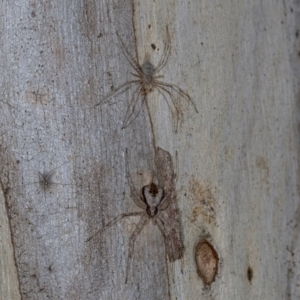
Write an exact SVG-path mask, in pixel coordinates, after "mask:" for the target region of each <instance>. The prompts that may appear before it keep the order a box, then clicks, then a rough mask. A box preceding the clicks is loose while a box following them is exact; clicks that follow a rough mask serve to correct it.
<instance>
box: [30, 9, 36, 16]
mask: <svg viewBox="0 0 300 300" xmlns="http://www.w3.org/2000/svg"><path fill="white" fill-rule="evenodd" d="M31 16H32V17H33V18H34V17H35V16H36V13H35V11H34V10H33V11H32V12H31Z"/></svg>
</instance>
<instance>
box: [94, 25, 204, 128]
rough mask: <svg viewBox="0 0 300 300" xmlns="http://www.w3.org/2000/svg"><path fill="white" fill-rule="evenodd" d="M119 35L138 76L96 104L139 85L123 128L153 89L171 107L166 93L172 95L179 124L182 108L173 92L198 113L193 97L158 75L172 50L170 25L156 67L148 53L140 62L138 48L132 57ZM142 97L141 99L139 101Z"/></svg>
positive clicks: (125, 53)
mask: <svg viewBox="0 0 300 300" xmlns="http://www.w3.org/2000/svg"><path fill="white" fill-rule="evenodd" d="M117 36H118V39H119V42H120V44H121V45H122V52H123V54H124V56H125V58H126V59H127V61H128V62H129V64H130V65H131V67H132V68H133V69H134V70H135V72H136V73H131V74H132V75H133V76H134V77H137V79H136V80H130V81H128V82H125V83H123V84H122V85H120V86H119V87H117V88H116V89H114V90H113V91H112V92H111V93H109V94H108V95H107V96H105V97H104V98H103V99H102V100H101V102H99V103H97V104H96V106H98V105H101V104H103V103H104V102H105V101H106V100H108V99H109V98H110V97H112V96H113V95H114V94H116V93H117V92H119V91H120V90H122V89H124V88H125V87H128V86H131V85H137V88H136V89H135V91H134V92H133V95H132V99H131V101H130V103H129V106H128V109H127V112H126V116H125V121H124V123H123V126H122V129H123V128H126V127H127V126H128V125H129V124H130V123H131V122H132V121H133V120H134V119H135V118H136V117H137V116H138V114H139V112H140V110H141V107H142V105H143V103H144V102H145V101H146V100H147V95H148V94H149V93H150V92H151V91H152V90H153V89H157V90H158V92H159V93H160V94H161V95H162V96H163V97H164V99H165V100H166V101H167V104H168V106H169V108H170V103H169V102H168V100H167V97H166V95H165V93H166V94H167V95H168V96H169V97H170V99H171V103H172V105H173V106H174V108H175V111H176V119H177V124H178V120H179V115H180V109H179V107H178V105H177V103H176V100H175V98H174V96H173V94H172V92H175V93H177V94H178V95H179V96H181V97H182V98H184V99H185V100H187V101H188V102H190V103H191V104H192V105H193V106H194V109H195V111H196V112H197V113H198V110H197V107H196V104H195V103H194V102H193V100H192V99H191V97H190V96H189V95H188V94H187V93H186V92H184V91H183V90H182V89H181V88H180V87H179V86H178V85H175V84H171V83H166V82H164V81H161V80H159V78H161V77H163V76H162V75H157V74H158V73H159V72H160V71H161V70H162V68H163V67H164V66H165V65H166V63H167V60H168V57H169V54H170V50H171V39H170V34H169V30H168V27H167V44H166V46H165V49H164V52H163V55H162V57H161V59H160V61H159V63H158V65H157V66H156V67H154V65H153V64H152V63H151V62H150V60H149V57H148V55H146V58H145V61H144V62H143V63H142V64H140V63H139V61H138V54H137V49H135V57H132V56H131V55H130V53H129V51H128V50H127V48H126V46H125V44H124V42H123V40H122V39H121V37H120V35H119V33H118V32H117ZM140 98H141V100H140V101H139V99H140ZM171 111H172V110H171ZM172 114H173V111H172Z"/></svg>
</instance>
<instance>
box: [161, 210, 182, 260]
mask: <svg viewBox="0 0 300 300" xmlns="http://www.w3.org/2000/svg"><path fill="white" fill-rule="evenodd" d="M155 224H156V225H157V227H158V228H159V230H160V232H161V233H162V235H163V237H164V241H165V246H166V251H167V253H168V257H169V260H170V261H171V262H173V261H175V260H177V259H180V258H181V257H182V256H183V250H184V246H183V242H182V238H181V235H180V229H179V228H176V227H178V224H173V226H172V225H171V224H170V223H169V222H168V221H167V220H163V219H162V218H161V217H158V216H156V218H155ZM176 229H177V230H176Z"/></svg>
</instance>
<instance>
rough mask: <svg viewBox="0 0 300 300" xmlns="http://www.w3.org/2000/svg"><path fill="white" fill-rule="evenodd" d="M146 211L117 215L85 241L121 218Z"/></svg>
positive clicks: (138, 214)
mask: <svg viewBox="0 0 300 300" xmlns="http://www.w3.org/2000/svg"><path fill="white" fill-rule="evenodd" d="M144 213H145V212H144V211H138V212H131V213H124V214H120V215H119V216H117V217H115V218H114V219H112V220H111V221H110V222H108V223H107V224H106V225H104V226H103V227H102V228H101V229H99V230H98V231H96V232H95V233H94V234H93V235H91V236H90V237H89V238H88V239H87V240H86V241H85V242H89V241H90V240H91V239H92V238H93V237H94V236H95V235H97V234H98V233H102V232H103V231H105V230H106V229H107V228H108V227H110V226H112V225H114V224H116V223H117V222H119V221H120V220H122V219H123V218H125V217H132V216H141V215H143V214H144Z"/></svg>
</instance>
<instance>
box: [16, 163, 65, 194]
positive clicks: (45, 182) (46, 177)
mask: <svg viewBox="0 0 300 300" xmlns="http://www.w3.org/2000/svg"><path fill="white" fill-rule="evenodd" d="M66 163H68V161H65V162H63V163H62V164H60V165H59V166H57V167H55V168H54V169H52V170H51V171H48V172H46V171H43V172H38V176H39V180H38V181H34V182H30V183H28V184H25V185H32V184H36V183H38V184H39V185H40V186H41V188H42V190H44V191H47V190H50V188H51V186H52V185H54V184H55V185H69V184H67V183H58V182H53V181H52V179H53V175H54V173H55V170H57V169H58V168H60V167H61V166H63V165H64V164H66ZM23 186H24V185H16V186H13V187H11V188H17V187H23Z"/></svg>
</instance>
